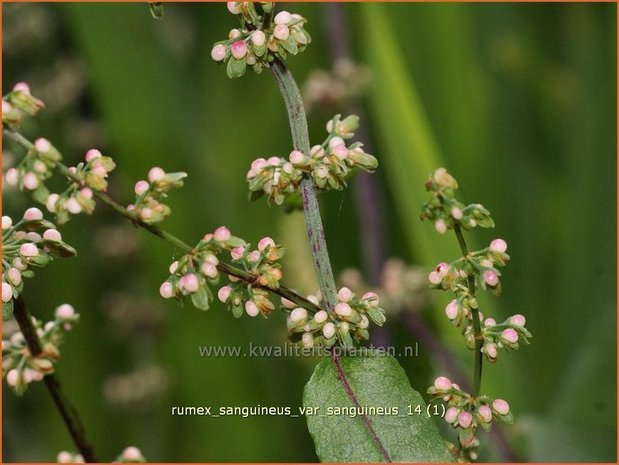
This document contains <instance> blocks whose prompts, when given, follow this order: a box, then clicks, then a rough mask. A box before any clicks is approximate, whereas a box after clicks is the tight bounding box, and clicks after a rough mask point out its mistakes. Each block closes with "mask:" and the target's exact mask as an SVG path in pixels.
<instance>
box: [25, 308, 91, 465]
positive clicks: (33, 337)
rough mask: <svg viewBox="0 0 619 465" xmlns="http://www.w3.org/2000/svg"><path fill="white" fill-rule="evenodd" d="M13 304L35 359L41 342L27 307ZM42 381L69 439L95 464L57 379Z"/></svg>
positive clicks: (46, 377) (77, 421) (75, 411)
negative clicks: (62, 421) (67, 432)
mask: <svg viewBox="0 0 619 465" xmlns="http://www.w3.org/2000/svg"><path fill="white" fill-rule="evenodd" d="M14 304H15V305H14V310H15V311H14V315H15V320H16V321H17V324H18V325H19V329H20V330H21V333H22V334H23V336H24V339H25V341H26V345H27V347H28V350H29V352H30V355H31V356H32V357H33V358H34V357H37V356H39V355H41V353H43V348H42V346H41V340H40V339H39V336H38V335H37V331H36V329H35V327H34V324H33V322H32V316H31V315H30V312H29V311H28V307H26V303H25V302H24V300H23V298H22V297H18V298H17V299H15V301H14ZM43 380H44V381H45V387H47V390H48V391H49V393H50V396H51V397H52V399H53V401H54V404H55V405H56V408H57V409H58V411H59V412H60V415H61V416H62V419H63V420H64V423H65V425H66V427H67V430H69V434H71V437H72V438H73V442H74V443H75V447H77V449H78V450H79V452H80V454H82V457H84V460H85V461H86V462H97V458H96V456H95V453H94V450H93V447H92V445H91V444H90V442H89V441H88V439H87V438H86V429H85V428H84V425H83V424H82V421H81V420H80V417H79V415H78V413H77V410H76V409H75V407H74V406H73V405H72V404H71V401H70V400H69V398H68V397H67V396H66V394H65V393H64V392H63V391H62V389H61V387H60V383H59V382H58V379H57V378H56V376H55V375H54V374H53V373H51V374H49V375H46V376H45V377H44V378H43Z"/></svg>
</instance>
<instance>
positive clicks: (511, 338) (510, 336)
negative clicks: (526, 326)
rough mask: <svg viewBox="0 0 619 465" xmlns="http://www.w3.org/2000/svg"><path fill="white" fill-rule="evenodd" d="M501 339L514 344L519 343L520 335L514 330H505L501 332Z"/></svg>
mask: <svg viewBox="0 0 619 465" xmlns="http://www.w3.org/2000/svg"><path fill="white" fill-rule="evenodd" d="M501 337H502V338H503V339H505V340H506V341H507V342H511V343H512V344H514V343H516V342H518V333H517V332H516V331H514V330H513V329H512V328H507V329H504V330H503V331H502V332H501Z"/></svg>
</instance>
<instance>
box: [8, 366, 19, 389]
mask: <svg viewBox="0 0 619 465" xmlns="http://www.w3.org/2000/svg"><path fill="white" fill-rule="evenodd" d="M19 381H20V375H19V371H18V370H16V369H15V368H13V369H12V370H10V371H9V372H8V373H7V374H6V383H7V384H8V385H9V386H12V387H16V386H17V385H18V384H19Z"/></svg>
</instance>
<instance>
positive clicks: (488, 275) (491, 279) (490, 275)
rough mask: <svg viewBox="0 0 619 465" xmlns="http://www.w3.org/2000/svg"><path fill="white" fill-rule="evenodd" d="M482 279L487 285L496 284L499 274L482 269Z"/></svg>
mask: <svg viewBox="0 0 619 465" xmlns="http://www.w3.org/2000/svg"><path fill="white" fill-rule="evenodd" d="M484 281H485V282H486V284H487V285H488V286H492V287H494V286H496V285H497V284H498V283H499V276H498V275H497V274H496V273H495V272H494V271H484Z"/></svg>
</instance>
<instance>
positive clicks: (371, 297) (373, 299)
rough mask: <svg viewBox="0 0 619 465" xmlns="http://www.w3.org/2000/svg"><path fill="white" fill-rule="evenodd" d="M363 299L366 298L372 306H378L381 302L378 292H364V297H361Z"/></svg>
mask: <svg viewBox="0 0 619 465" xmlns="http://www.w3.org/2000/svg"><path fill="white" fill-rule="evenodd" d="M361 300H365V301H366V302H367V303H369V304H370V306H372V307H378V304H379V303H380V302H379V300H378V294H376V292H366V293H365V294H363V297H361Z"/></svg>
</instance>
